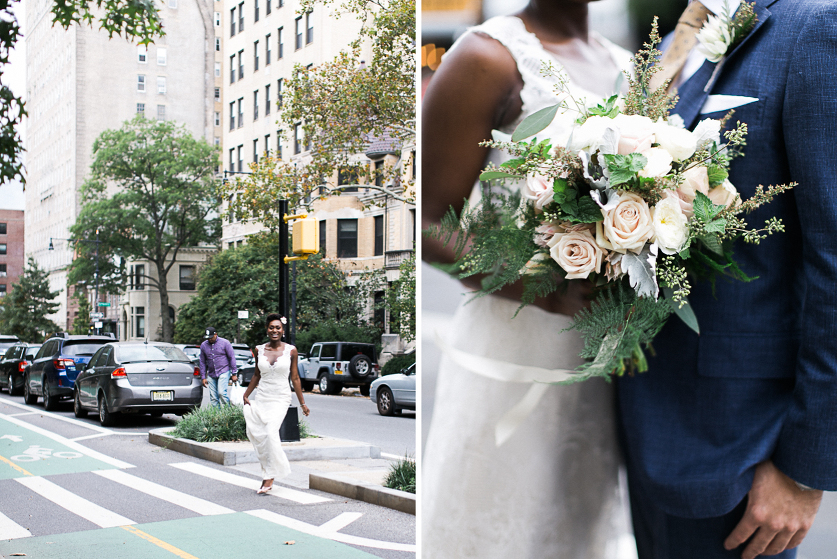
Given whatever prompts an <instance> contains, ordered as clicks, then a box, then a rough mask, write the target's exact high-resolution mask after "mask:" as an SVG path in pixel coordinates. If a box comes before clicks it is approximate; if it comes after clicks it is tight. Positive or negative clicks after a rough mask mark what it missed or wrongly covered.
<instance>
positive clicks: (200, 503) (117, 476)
mask: <svg viewBox="0 0 837 559" xmlns="http://www.w3.org/2000/svg"><path fill="white" fill-rule="evenodd" d="M93 473H94V474H96V475H97V476H101V477H103V478H106V479H109V480H111V481H115V482H116V483H121V484H122V485H125V486H126V487H130V488H132V489H136V490H137V491H141V492H142V493H145V494H147V495H151V496H152V497H157V498H158V499H162V500H163V501H168V502H169V503H172V504H174V505H177V506H180V507H183V508H185V509H188V510H190V511H192V512H196V513H198V514H201V515H204V516H208V515H213V514H229V513H233V512H235V511H234V510H232V509H228V508H227V507H222V506H221V505H216V504H215V503H213V502H211V501H207V500H204V499H201V498H199V497H194V496H192V495H188V494H186V493H183V492H181V491H178V490H176V489H172V488H170V487H166V486H164V485H160V484H159V483H154V482H153V481H148V480H147V479H143V478H141V477H137V476H134V475H131V474H129V473H126V472H123V471H122V470H99V471H96V472H93Z"/></svg>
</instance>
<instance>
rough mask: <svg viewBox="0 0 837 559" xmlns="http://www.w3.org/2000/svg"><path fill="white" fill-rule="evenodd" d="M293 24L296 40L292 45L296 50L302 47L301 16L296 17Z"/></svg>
mask: <svg viewBox="0 0 837 559" xmlns="http://www.w3.org/2000/svg"><path fill="white" fill-rule="evenodd" d="M294 25H295V27H294V29H295V30H296V42H295V43H294V45H295V48H296V50H299V49H301V48H302V16H299V17H298V18H296V20H295V22H294Z"/></svg>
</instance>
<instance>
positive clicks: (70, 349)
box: [61, 340, 106, 357]
mask: <svg viewBox="0 0 837 559" xmlns="http://www.w3.org/2000/svg"><path fill="white" fill-rule="evenodd" d="M105 343H106V342H105V341H104V340H103V341H101V342H99V343H95V342H92V343H91V342H87V341H85V342H76V343H73V342H66V343H65V344H64V347H63V348H62V349H61V355H66V356H67V357H90V356H91V355H93V354H94V353H96V352H97V351H98V350H99V348H100V347H102V346H103V345H105Z"/></svg>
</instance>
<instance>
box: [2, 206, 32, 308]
mask: <svg viewBox="0 0 837 559" xmlns="http://www.w3.org/2000/svg"><path fill="white" fill-rule="evenodd" d="M23 238H24V221H23V212H22V211H21V210H0V297H5V296H6V295H7V294H8V293H9V292H10V291H11V290H12V288H13V287H14V284H15V283H17V279H18V278H19V277H20V276H21V275H23V268H24V266H25V264H26V259H25V257H24V250H23V248H24V244H23ZM0 304H2V299H0Z"/></svg>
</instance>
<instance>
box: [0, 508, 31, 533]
mask: <svg viewBox="0 0 837 559" xmlns="http://www.w3.org/2000/svg"><path fill="white" fill-rule="evenodd" d="M31 535H32V534H30V533H29V530H27V529H26V528H24V527H23V526H21V525H20V524H18V523H17V522H15V521H14V520H12V519H11V518H9V517H8V516H6V515H5V514H3V513H2V512H0V540H16V539H17V538H28V537H29V536H31Z"/></svg>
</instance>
